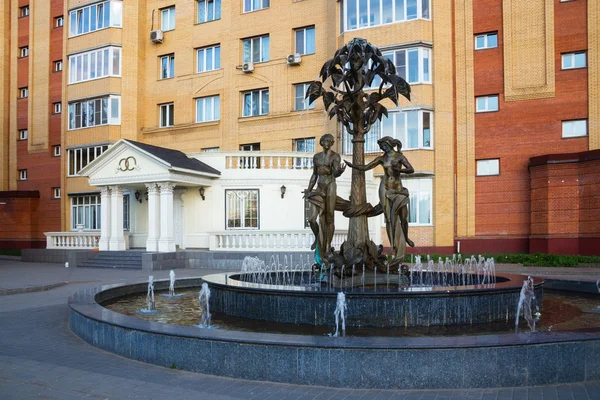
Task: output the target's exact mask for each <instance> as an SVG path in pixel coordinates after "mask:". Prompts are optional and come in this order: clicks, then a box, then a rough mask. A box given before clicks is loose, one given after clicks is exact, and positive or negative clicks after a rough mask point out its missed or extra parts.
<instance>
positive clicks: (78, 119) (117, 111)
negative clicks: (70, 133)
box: [69, 96, 121, 130]
mask: <svg viewBox="0 0 600 400" xmlns="http://www.w3.org/2000/svg"><path fill="white" fill-rule="evenodd" d="M120 123H121V97H119V96H108V97H102V98H97V99H91V100H84V101H79V102H74V103H70V104H69V130H73V129H79V128H89V127H92V126H100V125H119V124H120Z"/></svg>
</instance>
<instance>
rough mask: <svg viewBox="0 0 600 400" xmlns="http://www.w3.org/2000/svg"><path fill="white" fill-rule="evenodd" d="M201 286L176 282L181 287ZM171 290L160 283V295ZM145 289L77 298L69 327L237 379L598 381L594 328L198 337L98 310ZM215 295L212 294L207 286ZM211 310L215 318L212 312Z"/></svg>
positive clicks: (99, 340) (395, 384)
mask: <svg viewBox="0 0 600 400" xmlns="http://www.w3.org/2000/svg"><path fill="white" fill-rule="evenodd" d="M202 282H203V280H202V279H200V278H195V279H181V280H178V281H177V287H178V288H184V287H199V286H200V285H201V284H202ZM168 285H169V282H168V281H156V282H155V288H156V290H166V289H167V288H168ZM146 286H147V284H146V283H139V284H133V285H123V284H119V285H113V286H106V287H101V288H95V289H89V290H85V291H81V292H78V293H76V294H75V295H73V296H72V297H71V298H70V299H69V306H70V327H71V329H72V331H73V332H74V333H75V334H77V335H78V336H80V337H81V338H82V339H83V340H85V341H86V342H88V343H90V344H92V345H94V346H96V347H99V348H101V349H104V350H106V351H110V352H113V353H115V354H118V355H121V356H124V357H127V358H131V359H135V360H138V361H142V362H148V363H152V364H156V365H160V366H164V367H171V366H173V365H174V366H175V367H177V368H182V369H185V370H188V371H193V372H200V373H206V374H212V375H219V376H228V377H234V378H242V379H253V380H264V381H273V382H283V383H293V384H306V385H321V386H331V387H349V388H381V389H385V388H403V389H425V388H429V389H441V388H477V387H515V386H531V385H543V384H550V383H567V382H583V381H592V380H598V379H600V329H592V330H588V331H575V332H539V333H521V334H500V335H495V334H491V335H483V336H450V337H402V338H382V337H338V338H330V337H323V336H301V335H281V334H265V333H253V332H242V331H226V330H219V329H199V328H195V327H189V326H180V325H172V324H164V323H157V322H149V321H144V320H140V319H137V318H134V317H130V316H126V315H123V314H118V313H115V312H113V311H110V310H108V309H106V308H104V307H102V306H101V305H100V304H99V303H102V302H105V301H111V300H113V299H115V298H119V297H122V296H126V295H130V294H140V295H141V294H145V292H146ZM211 290H212V287H211ZM211 311H212V310H211Z"/></svg>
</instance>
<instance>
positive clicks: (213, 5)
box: [198, 0, 221, 24]
mask: <svg viewBox="0 0 600 400" xmlns="http://www.w3.org/2000/svg"><path fill="white" fill-rule="evenodd" d="M216 19H221V0H198V23H199V24H201V23H204V22H210V21H214V20H216Z"/></svg>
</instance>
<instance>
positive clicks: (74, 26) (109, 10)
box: [69, 0, 123, 37]
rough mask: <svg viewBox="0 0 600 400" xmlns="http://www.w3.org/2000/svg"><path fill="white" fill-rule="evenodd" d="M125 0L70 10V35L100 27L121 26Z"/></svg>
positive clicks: (104, 2) (95, 29) (114, 0)
mask: <svg viewBox="0 0 600 400" xmlns="http://www.w3.org/2000/svg"><path fill="white" fill-rule="evenodd" d="M122 19H123V2H121V1H117V0H112V1H103V2H101V3H95V4H92V5H90V6H85V7H81V8H77V9H75V10H72V11H70V12H69V37H73V36H77V35H83V34H84V33H89V32H94V31H97V30H100V29H105V28H110V27H115V28H120V27H121V24H122Z"/></svg>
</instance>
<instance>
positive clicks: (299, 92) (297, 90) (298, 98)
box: [294, 83, 315, 111]
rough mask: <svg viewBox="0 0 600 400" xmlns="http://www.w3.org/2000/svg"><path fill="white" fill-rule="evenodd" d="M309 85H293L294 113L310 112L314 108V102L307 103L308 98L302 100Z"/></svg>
mask: <svg viewBox="0 0 600 400" xmlns="http://www.w3.org/2000/svg"><path fill="white" fill-rule="evenodd" d="M309 85H310V83H300V84H298V85H294V111H300V110H312V109H313V108H315V102H314V101H313V102H312V103H309V101H310V100H309V99H308V98H306V99H305V98H304V96H305V95H306V91H307V90H308V86H309Z"/></svg>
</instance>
